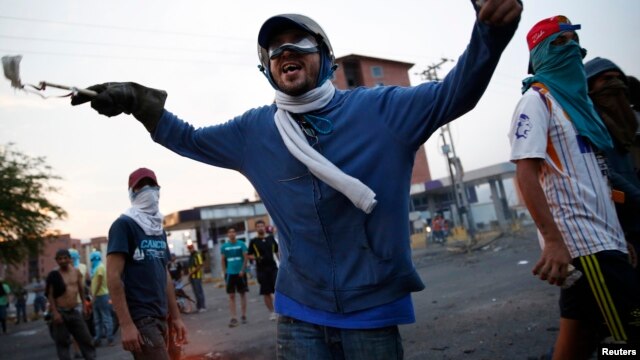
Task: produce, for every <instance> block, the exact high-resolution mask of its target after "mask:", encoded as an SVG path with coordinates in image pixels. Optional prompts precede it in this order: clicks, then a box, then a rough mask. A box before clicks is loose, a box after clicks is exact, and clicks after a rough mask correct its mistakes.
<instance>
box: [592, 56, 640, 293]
mask: <svg viewBox="0 0 640 360" xmlns="http://www.w3.org/2000/svg"><path fill="white" fill-rule="evenodd" d="M584 69H585V72H586V74H587V83H588V85H589V97H590V98H591V100H592V101H593V104H594V106H595V108H596V110H597V111H598V115H600V118H601V119H602V121H603V122H604V125H605V126H606V127H607V130H608V131H609V135H610V136H611V140H612V141H613V148H611V149H610V150H608V151H606V152H605V156H606V158H607V166H608V170H609V173H608V175H609V180H610V181H611V187H612V188H613V191H614V202H615V204H616V213H617V214H618V220H620V225H621V226H622V230H623V231H624V236H625V239H626V240H627V243H628V246H629V257H630V259H631V260H632V262H631V264H632V266H633V267H634V268H635V269H636V272H638V271H640V268H639V267H638V250H640V177H638V173H637V171H636V169H635V166H634V164H635V161H634V158H633V155H634V154H633V152H632V148H633V146H634V144H635V143H636V142H637V140H638V139H637V132H638V121H637V119H636V114H635V112H634V111H633V108H632V106H631V103H630V101H629V99H630V97H629V87H628V83H629V81H628V79H627V76H626V75H625V73H624V72H623V71H622V70H621V69H620V68H619V67H618V65H616V64H614V63H613V62H612V61H611V60H609V59H605V58H601V57H596V58H594V59H591V60H589V61H587V62H586V63H585V64H584ZM638 275H639V276H638V278H639V279H640V272H638ZM638 286H639V287H640V283H639V284H638Z"/></svg>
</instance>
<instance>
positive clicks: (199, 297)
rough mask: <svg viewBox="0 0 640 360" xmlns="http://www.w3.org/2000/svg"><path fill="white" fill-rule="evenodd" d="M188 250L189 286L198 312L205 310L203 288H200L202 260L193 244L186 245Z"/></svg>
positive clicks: (202, 272)
mask: <svg viewBox="0 0 640 360" xmlns="http://www.w3.org/2000/svg"><path fill="white" fill-rule="evenodd" d="M187 249H188V250H189V275H188V276H189V281H190V282H191V288H192V289H193V295H194V296H195V298H196V307H197V308H198V312H205V311H207V307H206V305H205V299H204V290H203V289H202V275H203V274H204V271H202V268H203V266H204V263H203V261H202V254H201V253H200V251H198V250H196V248H195V246H194V245H193V244H189V245H187Z"/></svg>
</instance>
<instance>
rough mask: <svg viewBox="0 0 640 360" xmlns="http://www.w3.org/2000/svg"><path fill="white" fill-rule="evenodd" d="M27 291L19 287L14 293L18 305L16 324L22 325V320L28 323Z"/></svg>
mask: <svg viewBox="0 0 640 360" xmlns="http://www.w3.org/2000/svg"><path fill="white" fill-rule="evenodd" d="M27 295H28V293H27V290H25V289H24V288H23V287H22V286H20V287H18V288H17V289H16V290H15V291H14V293H13V297H14V301H15V303H16V324H20V320H21V319H22V321H23V322H27Z"/></svg>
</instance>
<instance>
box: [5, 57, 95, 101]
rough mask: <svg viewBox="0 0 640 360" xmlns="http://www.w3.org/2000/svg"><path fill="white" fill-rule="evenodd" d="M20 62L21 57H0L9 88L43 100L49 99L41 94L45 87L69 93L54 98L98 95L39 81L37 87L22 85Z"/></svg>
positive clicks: (89, 91) (93, 92) (88, 91)
mask: <svg viewBox="0 0 640 360" xmlns="http://www.w3.org/2000/svg"><path fill="white" fill-rule="evenodd" d="M20 60H22V55H15V56H3V57H2V69H3V70H4V76H5V77H6V78H7V79H9V80H10V81H11V87H13V88H15V89H19V90H23V91H26V92H29V93H32V94H36V95H38V96H40V97H42V98H43V99H46V98H48V97H49V96H47V95H44V94H43V93H42V91H45V90H46V89H47V87H53V88H57V89H63V90H70V91H71V92H70V93H69V94H66V95H62V96H56V97H67V96H71V95H78V94H82V95H86V96H91V97H94V96H96V95H98V93H97V92H95V91H92V90H87V89H78V88H77V87H75V86H66V85H60V84H54V83H50V82H47V81H40V83H38V86H36V85H32V84H23V83H22V81H21V80H20Z"/></svg>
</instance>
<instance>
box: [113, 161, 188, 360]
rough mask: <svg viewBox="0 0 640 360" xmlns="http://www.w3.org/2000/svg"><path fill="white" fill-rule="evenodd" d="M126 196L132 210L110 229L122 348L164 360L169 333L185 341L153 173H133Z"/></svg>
mask: <svg viewBox="0 0 640 360" xmlns="http://www.w3.org/2000/svg"><path fill="white" fill-rule="evenodd" d="M128 192H129V200H130V202H131V207H130V208H129V209H127V210H126V211H125V212H124V213H123V214H122V215H121V216H120V217H118V219H116V220H115V221H114V222H113V224H112V225H111V228H110V229H109V242H108V244H107V286H108V288H109V295H110V296H111V300H112V303H113V307H114V310H115V312H116V314H117V316H118V321H119V323H120V329H121V330H120V332H121V336H122V347H123V348H124V349H125V350H127V351H130V352H131V353H132V354H133V357H134V358H135V359H149V360H157V359H159V360H168V359H169V353H168V351H167V348H168V333H169V332H170V333H171V334H172V337H171V339H172V341H173V340H174V339H175V341H177V342H179V343H186V341H187V330H186V328H185V326H184V323H183V322H182V317H181V316H180V311H179V310H178V305H177V303H176V297H175V293H174V288H173V283H172V282H171V277H170V275H169V270H168V269H167V263H168V262H169V246H168V245H167V234H166V233H165V231H164V229H163V227H162V214H161V213H160V210H159V199H160V185H159V184H158V180H157V178H156V174H155V173H154V172H153V171H152V170H150V169H147V168H139V169H137V170H135V171H133V172H132V173H131V174H130V175H129V182H128ZM167 319H168V320H167ZM174 337H175V338H174Z"/></svg>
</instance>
